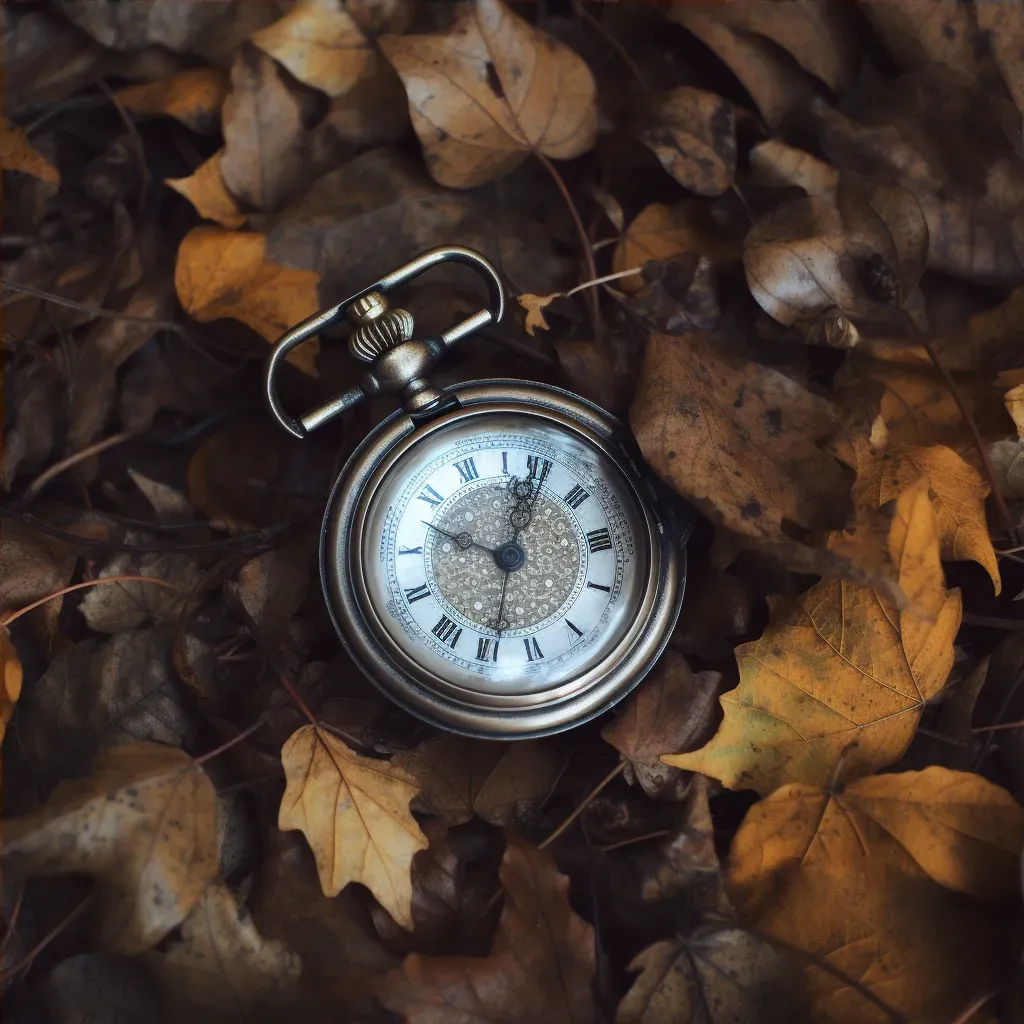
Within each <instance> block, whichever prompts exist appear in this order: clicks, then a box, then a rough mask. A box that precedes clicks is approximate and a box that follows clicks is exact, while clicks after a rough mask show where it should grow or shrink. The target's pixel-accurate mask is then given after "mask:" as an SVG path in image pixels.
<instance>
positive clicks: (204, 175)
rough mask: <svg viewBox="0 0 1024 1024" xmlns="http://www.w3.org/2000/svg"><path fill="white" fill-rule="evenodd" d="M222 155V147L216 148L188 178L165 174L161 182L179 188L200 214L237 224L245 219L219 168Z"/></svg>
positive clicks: (232, 226)
mask: <svg viewBox="0 0 1024 1024" xmlns="http://www.w3.org/2000/svg"><path fill="white" fill-rule="evenodd" d="M223 156H224V150H223V149H221V150H218V151H217V152H216V153H214V154H213V156H211V157H210V159H209V160H206V161H204V162H203V163H201V164H200V165H199V166H198V167H197V168H196V169H195V170H194V171H193V172H192V173H191V174H190V175H189V176H188V177H187V178H165V179H164V182H165V184H167V185H170V186H171V188H173V189H174V191H175V192H180V193H181V194H182V195H183V196H184V197H185V198H186V199H187V200H188V201H189V202H190V203H191V204H192V205H193V206H194V207H195V208H196V213H198V214H199V216H200V217H205V218H206V219H207V220H215V221H216V222H217V223H218V224H223V225H224V227H226V228H240V227H241V226H242V225H243V224H244V223H245V214H244V213H243V212H242V209H241V207H240V206H239V205H238V202H237V200H236V199H235V197H234V196H233V195H232V194H231V193H230V192H229V191H228V189H227V186H226V185H225V184H224V175H223V174H222V173H221V169H220V162H221V158H222V157H223Z"/></svg>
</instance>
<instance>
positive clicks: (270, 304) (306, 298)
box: [174, 227, 320, 376]
mask: <svg viewBox="0 0 1024 1024" xmlns="http://www.w3.org/2000/svg"><path fill="white" fill-rule="evenodd" d="M319 280H320V278H319V275H318V274H315V273H313V272H312V271H310V270H292V269H290V268H288V267H282V266H278V265H277V264H276V263H271V262H270V261H269V260H268V259H267V239H266V236H265V235H261V234H258V233H256V232H243V231H226V230H224V229H223V228H208V227H199V228H193V229H192V230H191V231H190V232H189V233H188V234H187V235H186V236H185V237H184V238H183V239H182V242H181V245H180V246H179V248H178V262H177V265H176V266H175V268H174V286H175V288H176V289H177V292H178V300H179V301H180V302H181V304H182V306H183V307H184V308H185V310H186V311H187V312H188V313H189V314H190V315H191V316H193V317H195V318H196V320H199V321H200V322H202V323H206V322H208V321H210V320H219V319H221V318H222V317H231V318H232V319H235V320H241V321H242V323H245V324H248V325H249V326H250V327H251V328H252V329H253V330H254V331H256V332H257V333H258V334H260V335H262V336H263V337H264V338H266V340H267V341H270V342H276V341H277V339H278V338H280V337H281V335H282V334H284V332H285V331H287V330H289V329H290V328H292V327H294V326H295V324H297V323H298V322H299V321H300V320H304V319H305V318H306V317H308V316H311V315H312V314H313V313H315V312H316V310H317V309H318V308H319V300H318V298H317V284H318V283H319ZM317 351H318V346H317V345H316V344H309V343H307V344H305V345H302V346H301V347H300V348H298V349H296V350H295V352H294V353H292V355H291V356H289V359H291V361H292V362H293V363H294V364H295V365H296V366H298V368H299V369H300V370H302V371H303V372H305V373H308V374H310V375H311V376H315V375H316V365H315V364H316V355H317Z"/></svg>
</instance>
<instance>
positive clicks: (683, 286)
mask: <svg viewBox="0 0 1024 1024" xmlns="http://www.w3.org/2000/svg"><path fill="white" fill-rule="evenodd" d="M637 278H639V279H640V280H642V281H644V282H645V283H644V286H643V287H642V288H640V289H639V290H638V291H636V292H634V293H633V294H632V295H626V296H623V297H622V302H623V304H624V305H625V306H626V307H627V308H628V309H629V310H630V311H631V312H632V313H633V314H634V315H635V316H636V318H637V319H638V320H639V321H640V323H641V324H642V325H643V326H644V327H645V328H646V329H647V330H649V331H653V332H654V333H655V334H687V333H689V332H690V331H712V330H714V329H715V328H716V327H717V326H718V323H719V321H720V320H721V317H722V309H721V306H720V305H719V302H718V290H717V286H716V281H715V268H714V266H713V265H712V263H711V260H709V259H708V258H707V256H698V255H697V254H696V253H693V252H684V253H681V254H680V255H678V256H673V257H671V258H670V259H667V260H649V261H648V262H647V263H645V264H644V267H643V271H642V272H641V273H640V274H639V275H634V276H631V277H630V278H627V280H629V281H635V280H637Z"/></svg>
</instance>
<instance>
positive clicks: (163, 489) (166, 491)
mask: <svg viewBox="0 0 1024 1024" xmlns="http://www.w3.org/2000/svg"><path fill="white" fill-rule="evenodd" d="M128 475H129V476H130V477H131V478H132V482H133V483H134V484H135V486H136V487H138V489H139V490H140V491H142V493H143V494H144V495H145V496H146V500H147V501H148V502H149V503H150V505H152V506H153V511H154V512H156V517H157V519H159V520H160V522H161V523H187V522H189V521H190V520H191V519H192V518H193V516H194V515H195V509H194V508H193V507H192V505H191V503H190V502H189V500H188V498H186V497H185V495H184V494H182V493H181V491H179V490H178V489H177V488H176V487H171V486H170V484H165V483H162V482H161V481H159V480H151V479H150V478H149V477H148V476H146V475H144V474H143V473H140V472H139V471H138V470H137V469H132V467H131V466H129V467H128Z"/></svg>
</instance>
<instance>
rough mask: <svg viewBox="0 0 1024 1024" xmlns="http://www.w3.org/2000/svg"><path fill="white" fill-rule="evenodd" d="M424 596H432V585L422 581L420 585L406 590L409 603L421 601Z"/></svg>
mask: <svg viewBox="0 0 1024 1024" xmlns="http://www.w3.org/2000/svg"><path fill="white" fill-rule="evenodd" d="M424 597H430V587H428V586H427V585H426V583H421V584H420V585H419V586H418V587H413V588H412V589H411V590H406V592H405V599H406V601H408V602H409V604H412V603H413V601H419V600H420V599H421V598H424Z"/></svg>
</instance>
